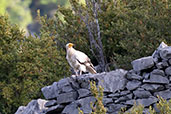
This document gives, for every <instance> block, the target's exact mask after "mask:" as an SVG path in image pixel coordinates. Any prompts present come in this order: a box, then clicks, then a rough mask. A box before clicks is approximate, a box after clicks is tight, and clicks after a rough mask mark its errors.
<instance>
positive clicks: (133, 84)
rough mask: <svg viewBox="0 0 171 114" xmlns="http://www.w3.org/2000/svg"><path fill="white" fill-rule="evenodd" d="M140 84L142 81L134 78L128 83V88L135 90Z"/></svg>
mask: <svg viewBox="0 0 171 114" xmlns="http://www.w3.org/2000/svg"><path fill="white" fill-rule="evenodd" d="M140 85H141V82H140V81H137V80H133V81H129V82H128V83H127V85H126V88H127V89H128V90H134V89H136V88H138V87H139V86H140Z"/></svg>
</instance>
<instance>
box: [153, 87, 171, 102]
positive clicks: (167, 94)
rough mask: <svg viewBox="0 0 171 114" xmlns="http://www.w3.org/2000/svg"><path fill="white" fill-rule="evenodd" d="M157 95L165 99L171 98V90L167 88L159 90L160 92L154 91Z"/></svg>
mask: <svg viewBox="0 0 171 114" xmlns="http://www.w3.org/2000/svg"><path fill="white" fill-rule="evenodd" d="M154 95H155V96H157V95H158V96H160V97H162V98H163V99H166V100H167V99H170V98H171V90H169V89H168V90H165V91H159V92H155V93H154Z"/></svg>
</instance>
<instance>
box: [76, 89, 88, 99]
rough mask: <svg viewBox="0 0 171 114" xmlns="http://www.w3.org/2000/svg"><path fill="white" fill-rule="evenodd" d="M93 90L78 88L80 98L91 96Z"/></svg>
mask: <svg viewBox="0 0 171 114" xmlns="http://www.w3.org/2000/svg"><path fill="white" fill-rule="evenodd" d="M90 94H91V92H90V90H88V89H79V90H78V96H79V97H78V98H79V99H80V98H83V97H88V96H90Z"/></svg>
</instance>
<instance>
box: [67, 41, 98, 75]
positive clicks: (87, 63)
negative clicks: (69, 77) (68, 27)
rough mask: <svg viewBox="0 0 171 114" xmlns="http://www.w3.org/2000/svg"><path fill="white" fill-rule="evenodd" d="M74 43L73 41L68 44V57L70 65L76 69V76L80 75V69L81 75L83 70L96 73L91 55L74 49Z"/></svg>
mask: <svg viewBox="0 0 171 114" xmlns="http://www.w3.org/2000/svg"><path fill="white" fill-rule="evenodd" d="M73 45H74V44H73V43H68V44H66V52H67V54H66V59H67V61H68V63H69V65H70V66H71V67H72V68H73V69H74V72H75V74H76V76H78V72H79V71H80V73H79V75H81V74H82V72H90V73H92V74H96V73H97V72H96V70H95V69H94V66H93V64H92V63H91V60H90V59H89V57H88V56H87V55H86V54H85V53H83V52H81V51H78V50H76V49H74V48H73Z"/></svg>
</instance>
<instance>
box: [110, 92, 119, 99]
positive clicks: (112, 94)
mask: <svg viewBox="0 0 171 114" xmlns="http://www.w3.org/2000/svg"><path fill="white" fill-rule="evenodd" d="M107 96H108V97H109V98H113V97H119V96H121V95H120V94H119V93H111V94H109V95H107Z"/></svg>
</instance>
